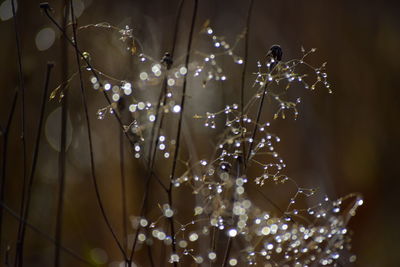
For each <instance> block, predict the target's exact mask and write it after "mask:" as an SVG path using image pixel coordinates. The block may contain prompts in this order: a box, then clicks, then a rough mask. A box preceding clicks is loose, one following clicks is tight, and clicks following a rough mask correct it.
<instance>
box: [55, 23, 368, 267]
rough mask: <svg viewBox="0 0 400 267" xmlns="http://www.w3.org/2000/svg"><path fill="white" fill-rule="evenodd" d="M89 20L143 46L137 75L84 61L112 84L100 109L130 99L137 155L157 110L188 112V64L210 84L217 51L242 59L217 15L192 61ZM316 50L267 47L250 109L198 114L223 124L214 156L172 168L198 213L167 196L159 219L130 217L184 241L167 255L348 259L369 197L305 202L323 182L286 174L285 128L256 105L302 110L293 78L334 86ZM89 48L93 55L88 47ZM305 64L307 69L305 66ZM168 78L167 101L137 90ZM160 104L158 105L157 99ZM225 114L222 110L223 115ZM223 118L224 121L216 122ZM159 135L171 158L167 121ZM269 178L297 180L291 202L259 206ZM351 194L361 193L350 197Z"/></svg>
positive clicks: (135, 48)
mask: <svg viewBox="0 0 400 267" xmlns="http://www.w3.org/2000/svg"><path fill="white" fill-rule="evenodd" d="M88 27H95V28H106V29H112V30H115V31H116V32H117V33H118V34H119V35H120V40H121V41H122V42H124V43H126V44H127V49H128V50H129V51H130V52H131V54H132V55H135V56H138V59H139V63H140V67H141V71H140V72H139V73H138V77H137V85H136V84H135V85H134V82H133V81H125V80H119V79H116V78H113V77H111V76H109V75H106V74H104V73H102V72H100V71H98V70H96V69H93V68H88V66H84V68H86V70H87V71H90V72H92V73H93V72H94V73H96V75H93V76H91V77H90V83H91V85H92V87H93V89H94V90H97V91H102V92H104V93H106V94H107V95H108V96H110V99H111V104H109V105H108V106H106V107H103V108H101V109H99V110H98V112H97V116H98V118H99V119H103V118H105V116H106V115H107V114H112V113H114V112H118V108H119V103H120V102H121V100H126V102H128V104H127V105H126V107H127V109H128V110H129V112H130V113H131V114H132V120H131V122H130V123H128V124H126V125H124V130H125V131H126V132H128V133H130V134H132V135H134V136H136V137H137V138H135V139H134V140H135V142H133V144H132V145H133V152H134V157H135V158H140V157H141V156H142V155H143V151H144V146H145V145H146V141H148V139H146V138H145V137H146V136H147V135H146V134H145V133H144V132H145V131H146V130H148V129H151V128H152V127H153V126H154V124H153V123H154V122H155V121H156V119H157V116H161V114H162V115H164V114H167V113H171V114H178V113H180V112H182V110H181V109H182V107H181V105H180V104H178V103H179V102H178V101H177V100H176V99H175V98H176V97H179V93H177V92H178V91H177V89H178V88H179V87H180V86H181V85H182V82H183V80H184V78H185V76H186V75H188V72H189V71H190V72H193V75H194V76H195V77H201V78H202V79H203V82H202V84H203V86H206V85H207V83H208V82H209V81H211V80H216V81H224V80H226V79H227V76H226V74H224V73H223V70H222V67H221V66H220V65H219V63H218V61H217V59H218V57H221V56H230V57H231V58H232V59H233V61H234V63H236V64H239V65H241V64H243V63H244V61H243V59H242V58H241V57H239V56H237V55H236V54H235V53H234V50H235V48H236V46H237V44H238V43H239V41H240V40H241V39H242V38H243V34H241V35H239V36H238V37H237V39H236V42H235V43H234V44H233V45H230V44H229V43H228V42H227V41H226V40H225V38H223V37H220V36H217V35H215V34H214V30H213V29H212V28H211V27H210V26H209V23H206V24H205V25H204V26H203V30H202V33H205V34H206V35H207V36H208V37H209V38H210V39H211V41H212V45H213V53H203V52H199V51H196V54H197V55H200V56H201V58H202V59H201V60H200V63H198V62H191V63H190V64H189V66H184V65H182V64H180V63H179V60H177V61H176V62H174V64H172V62H168V61H166V60H165V59H162V60H155V59H153V58H152V57H150V56H148V55H146V54H145V53H144V52H143V49H142V47H141V45H140V42H138V41H137V40H136V39H135V38H134V36H133V30H132V28H130V27H128V26H126V27H125V28H122V29H120V28H117V27H114V26H111V25H110V24H108V23H99V24H91V25H88V26H84V27H81V28H80V29H85V28H88ZM139 50H140V53H138V52H139ZM214 50H217V51H214ZM313 52H315V49H311V50H309V51H307V52H306V51H305V50H304V49H303V48H302V53H303V55H302V57H301V58H300V59H294V60H289V61H286V62H283V61H277V60H276V58H273V57H267V59H266V60H265V62H263V63H261V62H258V63H257V66H258V71H257V72H256V73H255V74H256V78H255V82H254V87H256V89H257V91H256V93H255V95H254V96H253V97H252V98H251V99H250V101H249V102H248V103H247V105H245V106H244V109H243V110H241V109H240V107H239V105H238V104H231V105H227V106H226V107H225V108H224V109H222V110H220V111H217V112H207V113H206V114H205V115H204V116H199V115H196V116H195V118H203V119H204V120H205V121H204V126H206V127H209V128H211V129H217V128H222V129H224V132H223V134H222V137H221V139H220V140H219V141H218V143H217V148H216V153H215V155H213V157H212V158H211V159H202V160H199V161H198V162H195V163H192V162H191V163H190V164H189V162H188V163H187V164H186V166H187V169H186V170H185V171H184V172H183V173H182V174H181V175H178V176H177V177H171V183H172V185H173V186H174V188H190V189H191V190H192V193H193V196H195V197H196V204H195V206H194V208H193V219H190V220H189V221H188V222H185V223H180V222H178V220H177V218H176V216H175V215H176V214H177V213H178V210H177V209H176V208H175V207H174V206H172V205H170V204H168V203H163V204H159V212H160V214H159V217H158V218H156V219H155V220H152V219H150V218H145V217H132V220H131V221H132V226H133V228H134V229H136V230H137V231H138V236H137V241H138V242H139V243H141V244H147V245H152V244H153V243H154V242H162V243H163V244H164V245H165V246H167V247H171V246H172V245H174V246H176V249H175V250H172V249H171V253H170V254H169V255H168V261H169V263H178V262H181V261H183V259H186V258H187V259H191V260H192V261H193V262H194V263H197V264H201V263H205V262H217V261H221V262H226V264H227V265H228V266H243V265H256V264H257V263H258V262H263V263H264V266H271V267H272V266H296V267H300V266H312V265H315V264H319V265H334V264H335V263H336V262H338V261H340V260H342V259H341V258H342V257H343V256H342V254H343V253H342V251H343V250H349V249H350V240H351V239H350V237H349V230H348V229H347V222H348V220H349V218H350V217H351V216H354V214H355V211H356V209H357V207H358V206H360V205H362V199H361V198H360V197H359V196H357V195H349V196H347V197H344V198H340V199H338V200H335V201H332V200H329V198H325V199H324V200H323V201H322V202H319V203H318V204H316V205H315V206H312V207H307V208H303V209H302V208H298V207H297V206H298V205H299V203H298V202H300V201H299V199H300V197H302V196H305V197H311V196H313V195H314V194H315V192H316V190H315V189H308V188H303V187H300V186H298V184H297V183H296V181H295V180H293V179H291V178H290V177H288V176H286V175H284V174H282V171H283V169H284V168H285V167H286V164H285V163H284V161H283V159H282V158H281V157H280V155H279V154H278V152H277V151H276V148H275V146H276V144H277V143H279V142H280V138H279V137H278V136H276V135H274V134H273V133H271V132H270V131H269V127H270V123H269V122H263V121H260V120H259V119H258V118H255V116H253V114H252V112H251V111H252V109H254V107H255V106H257V105H256V104H257V103H260V101H261V100H262V99H263V98H265V97H268V98H269V99H271V100H272V101H274V102H276V103H277V110H276V112H275V113H274V115H273V118H274V119H277V118H279V117H281V118H286V113H287V112H288V111H293V114H294V117H295V118H296V117H297V115H298V110H297V104H299V103H300V98H296V99H295V100H294V101H289V100H286V99H285V93H286V92H287V90H289V89H290V88H291V87H292V85H293V84H294V83H295V82H296V83H299V84H300V85H302V86H303V87H304V88H305V89H311V90H313V89H315V88H316V86H317V85H318V84H321V85H322V86H323V87H325V88H327V89H328V91H329V92H331V89H330V85H329V83H328V81H327V74H326V71H325V67H326V63H324V64H322V65H321V66H320V67H313V66H312V65H310V64H309V63H307V62H305V58H306V57H307V56H308V55H309V54H310V53H313ZM83 57H84V59H85V60H90V55H89V54H88V53H87V52H85V53H84V55H83ZM302 67H305V68H306V69H308V70H309V71H306V72H304V71H303V72H302V71H301V68H302ZM75 76H76V73H74V74H73V75H72V76H71V77H70V79H69V80H68V81H66V82H65V83H64V84H62V85H60V86H59V87H57V88H56V89H55V90H54V91H53V93H52V94H51V98H55V97H56V95H57V94H60V97H62V92H60V88H61V87H64V86H65V85H67V84H68V83H69V82H70V81H71V80H72V79H73V78H74V77H75ZM311 76H314V78H312V77H311ZM310 80H311V81H310ZM161 81H165V82H166V86H165V88H166V89H165V90H166V91H165V93H164V95H163V96H164V97H163V98H162V99H161V102H160V103H158V102H156V103H154V101H149V100H148V99H145V100H140V99H138V98H139V96H138V95H139V94H136V91H138V90H136V88H141V87H148V88H151V87H152V86H154V85H159V84H160V83H161ZM157 106H159V107H160V110H157V109H156V107H157ZM220 117H223V119H222V120H219V118H220ZM220 121H224V123H223V124H222V125H218V123H219V122H220ZM155 138H157V142H156V144H157V147H156V149H157V150H158V151H159V152H161V153H162V155H163V157H164V158H165V159H168V158H169V157H170V154H171V152H170V151H171V150H170V147H171V146H174V145H175V141H174V140H169V139H168V137H167V135H166V134H165V133H162V131H161V133H160V134H159V136H155ZM150 142H153V140H150ZM147 143H149V142H147ZM250 169H252V170H257V171H258V172H257V171H255V172H252V173H257V174H256V175H249V174H248V173H250V172H249V170H250ZM268 181H271V182H272V183H274V184H275V185H281V184H285V183H292V184H293V185H294V186H295V188H296V192H295V193H294V195H293V196H292V197H290V198H289V202H288V204H287V206H286V209H282V210H281V209H279V208H276V207H275V209H268V208H265V207H263V208H261V207H259V206H258V205H256V203H254V202H253V201H252V198H251V197H250V196H249V194H248V193H247V188H248V187H251V185H252V184H255V185H256V191H257V192H259V193H260V194H263V193H262V191H261V189H260V188H261V187H260V186H265V185H266V184H267V182H268ZM181 185H186V186H181ZM264 197H265V196H264ZM354 199H355V200H354ZM350 200H353V201H352V204H350V205H349V204H348V202H349V201H350ZM171 220H173V221H174V222H175V223H176V225H178V226H177V231H176V232H175V234H174V235H173V236H171V233H170V231H169V229H170V228H169V223H170V221H171ZM221 236H222V237H221ZM218 238H222V239H223V238H225V239H226V240H231V241H232V242H235V243H236V245H235V246H236V248H235V253H232V255H229V254H225V252H221V249H218V244H216V240H217V239H218ZM210 241H212V242H211V244H212V245H211V246H209V247H208V246H207V247H208V249H207V250H204V249H202V248H203V247H204V245H202V244H210ZM237 247H239V248H237ZM225 255H226V256H225ZM233 255H234V256H233ZM353 260H355V256H354V255H352V256H350V258H349V261H353Z"/></svg>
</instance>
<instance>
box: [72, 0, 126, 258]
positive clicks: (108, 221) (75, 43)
mask: <svg viewBox="0 0 400 267" xmlns="http://www.w3.org/2000/svg"><path fill="white" fill-rule="evenodd" d="M70 7H71V17H72V31H73V36H74V42H73V46H74V49H75V56H76V63H77V65H78V72H79V83H80V89H81V96H82V103H83V108H84V112H85V120H86V128H87V134H88V139H89V155H90V172H91V176H92V181H93V185H94V189H95V193H96V199H97V204H98V205H99V208H100V211H101V214H102V216H103V219H104V221H105V223H106V225H107V228H108V230H109V231H110V233H111V235H112V236H113V238H114V241H115V243H116V244H117V246H118V248H119V250H120V252H121V254H122V255H123V257H124V259H125V260H127V255H126V251H125V250H124V247H123V245H122V244H121V242H120V240H119V239H118V237H117V235H116V233H115V230H114V229H113V227H112V225H111V222H110V220H109V218H108V216H107V213H106V211H105V208H104V205H103V201H102V199H101V194H100V190H99V186H98V184H97V177H96V170H95V164H94V154H93V141H92V132H91V127H90V119H89V112H88V107H87V99H86V93H85V89H84V85H83V78H82V71H81V67H80V66H81V63H80V58H81V57H80V53H79V49H78V40H77V34H76V18H75V14H74V8H73V2H72V1H71V2H70Z"/></svg>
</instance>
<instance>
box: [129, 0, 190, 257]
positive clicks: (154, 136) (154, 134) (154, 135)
mask: <svg viewBox="0 0 400 267" xmlns="http://www.w3.org/2000/svg"><path fill="white" fill-rule="evenodd" d="M184 2H185V0H181V1H180V2H179V6H178V12H177V16H176V19H175V25H174V31H173V38H172V47H171V53H170V55H171V60H172V63H173V60H174V54H175V48H176V44H177V39H178V29H179V22H180V21H181V16H182V9H183V4H184ZM170 68H171V64H166V74H165V76H164V79H163V82H162V88H161V90H160V94H159V97H158V102H157V106H156V112H155V114H157V116H156V119H155V121H154V126H153V128H152V130H151V135H150V136H151V137H150V148H149V161H148V168H147V170H148V175H147V179H146V184H145V192H144V195H143V200H142V203H141V208H140V213H139V214H140V216H143V215H144V213H145V209H146V203H147V198H148V194H149V189H150V180H151V178H152V177H153V169H154V163H155V158H156V155H157V147H158V143H159V139H158V136H159V134H160V130H161V128H162V125H163V121H164V117H165V116H164V112H163V111H162V112H160V107H163V106H164V105H165V96H166V91H167V80H168V77H167V74H168V71H169V70H170ZM159 118H160V119H159ZM158 120H160V122H159V124H158V126H157V123H158ZM153 143H155V144H154V145H153ZM161 185H162V188H163V189H164V190H165V191H166V192H168V189H167V187H165V185H164V184H163V183H161ZM139 231H140V225H138V229H137V230H136V233H135V237H134V240H133V246H132V250H131V256H130V259H129V260H130V261H132V259H133V256H134V253H135V248H136V244H137V239H138V235H139Z"/></svg>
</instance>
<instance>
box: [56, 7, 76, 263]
mask: <svg viewBox="0 0 400 267" xmlns="http://www.w3.org/2000/svg"><path fill="white" fill-rule="evenodd" d="M71 2H72V1H71ZM64 3H65V14H64V15H65V16H64V20H63V28H64V29H65V28H66V27H67V23H68V17H69V8H68V0H65V2H64ZM62 9H63V8H62ZM61 62H62V63H61V77H62V80H63V81H65V80H67V79H68V63H69V62H68V47H67V42H66V41H65V40H64V41H63V42H62V44H61ZM63 89H65V88H62V92H63V94H64V97H63V98H62V99H61V140H60V154H59V157H58V182H59V186H58V199H57V211H56V213H57V215H56V229H55V239H56V241H57V244H61V243H62V225H63V223H62V222H63V213H64V193H65V174H66V163H67V158H66V154H67V116H68V95H69V93H68V91H69V90H63ZM54 266H55V267H58V266H60V247H59V246H56V248H55V255H54Z"/></svg>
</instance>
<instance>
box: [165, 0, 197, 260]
mask: <svg viewBox="0 0 400 267" xmlns="http://www.w3.org/2000/svg"><path fill="white" fill-rule="evenodd" d="M197 8H198V0H194V5H193V15H192V22H191V26H190V32H189V41H188V45H187V48H186V58H185V67H186V69H188V65H189V60H190V53H191V51H192V41H193V32H194V27H195V24H196V16H197ZM187 76H188V75H185V76H184V78H183V88H182V98H181V102H180V106H181V112H180V113H179V121H178V129H177V133H176V138H175V141H176V146H175V151H174V158H173V161H172V169H171V175H170V183H169V189H168V204H169V206H170V207H171V208H173V198H172V191H173V182H172V181H173V179H174V177H175V172H176V165H177V162H178V156H179V152H180V150H179V149H180V144H181V142H180V138H181V134H182V124H183V113H184V111H185V103H186V101H185V99H186V87H187ZM169 222H170V233H171V238H172V253H176V244H175V227H174V219H173V217H170V218H169ZM174 266H177V263H176V262H175V261H174Z"/></svg>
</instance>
